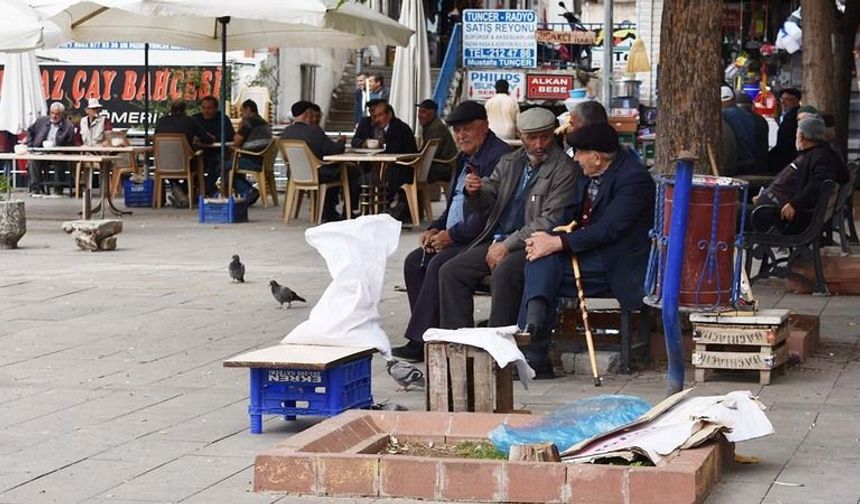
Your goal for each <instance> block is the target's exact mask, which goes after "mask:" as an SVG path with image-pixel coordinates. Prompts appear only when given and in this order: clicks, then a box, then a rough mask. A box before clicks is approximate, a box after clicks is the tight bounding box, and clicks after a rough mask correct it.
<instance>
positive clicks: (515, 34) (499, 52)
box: [463, 9, 537, 68]
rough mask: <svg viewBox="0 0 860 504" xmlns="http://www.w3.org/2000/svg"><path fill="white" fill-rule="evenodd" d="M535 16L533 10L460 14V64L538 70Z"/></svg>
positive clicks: (465, 11)
mask: <svg viewBox="0 0 860 504" xmlns="http://www.w3.org/2000/svg"><path fill="white" fill-rule="evenodd" d="M536 31H537V13H536V12H535V11H532V10H482V9H467V10H464V11H463V64H464V65H465V66H466V67H493V68H534V67H536V66H537V42H536V40H535V32H536Z"/></svg>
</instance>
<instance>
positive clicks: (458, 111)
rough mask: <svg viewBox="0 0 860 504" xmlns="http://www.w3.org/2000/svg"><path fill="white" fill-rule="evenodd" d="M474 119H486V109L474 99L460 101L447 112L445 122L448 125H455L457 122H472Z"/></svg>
mask: <svg viewBox="0 0 860 504" xmlns="http://www.w3.org/2000/svg"><path fill="white" fill-rule="evenodd" d="M476 119H484V120H486V119H487V109H485V108H484V106H483V105H481V104H480V103H478V102H476V101H473V100H467V101H464V102H460V104H459V105H457V107H456V108H455V109H454V110H452V111H451V113H450V114H448V117H446V118H445V122H446V123H448V125H449V126H455V125H457V124H465V123H467V122H472V121H474V120H476Z"/></svg>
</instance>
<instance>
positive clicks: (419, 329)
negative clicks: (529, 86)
mask: <svg viewBox="0 0 860 504" xmlns="http://www.w3.org/2000/svg"><path fill="white" fill-rule="evenodd" d="M446 122H447V123H448V125H449V126H452V127H453V128H454V138H455V140H456V142H457V147H458V149H459V150H460V152H459V155H458V156H457V167H456V170H455V171H454V174H453V175H454V176H453V177H452V179H451V183H450V185H449V186H448V192H447V197H446V201H447V204H446V207H445V212H443V213H442V215H441V216H440V217H439V218H438V219H436V221H434V222H433V223H432V224H430V226H429V227H428V228H427V230H426V231H424V233H423V234H422V235H421V236H420V237H419V238H418V245H419V247H418V248H417V249H415V250H413V251H412V252H411V253H410V254H409V255H408V256H407V257H406V260H405V261H404V263H403V276H404V278H405V279H406V292H407V293H408V295H409V306H410V308H411V310H412V316H411V317H410V319H409V325H408V326H407V328H406V333H405V336H406V339H407V340H408V343H407V344H406V345H404V346H402V347H398V348H394V349H393V350H392V354H393V355H394V356H395V357H398V358H401V359H406V360H410V361H413V362H421V361H423V360H424V341H423V339H422V337H423V335H424V331H426V330H427V329H429V328H431V327H438V326H439V268H440V267H442V265H443V264H445V263H446V262H447V261H448V260H449V259H451V258H452V257H454V256H455V255H457V254H458V253H460V251H461V250H463V247H465V246H466V245H468V244H469V243H470V242H471V241H472V240H474V239H475V238H477V236H478V235H479V234H480V233H481V231H483V229H484V224H485V223H486V215H483V214H481V213H480V212H473V211H470V210H469V209H468V208H466V206H465V205H464V204H463V203H464V201H465V192H464V191H465V189H464V187H465V183H466V175H468V173H470V172H474V173H477V174H478V175H479V176H481V177H489V176H490V174H492V173H493V169H495V167H496V165H497V164H498V162H499V158H501V157H502V156H503V155H505V154H507V153H509V152H510V151H511V148H510V147H509V146H508V144H507V143H506V142H505V141H503V140H502V139H500V138H499V137H497V136H496V134H495V133H493V132H492V131H491V130H490V128H489V123H488V122H487V111H486V109H484V106H483V105H481V104H480V103H478V102H475V101H465V102H462V103H460V105H458V106H457V108H455V109H454V110H453V111H452V112H451V114H450V115H449V116H448V117H447V118H446Z"/></svg>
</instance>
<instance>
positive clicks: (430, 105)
mask: <svg viewBox="0 0 860 504" xmlns="http://www.w3.org/2000/svg"><path fill="white" fill-rule="evenodd" d="M415 106H416V107H418V108H422V109H427V110H435V111H438V110H439V105H436V102H434V101H433V100H431V99H429V98H428V99H426V100H424V101H422V102H421V103H417V104H415Z"/></svg>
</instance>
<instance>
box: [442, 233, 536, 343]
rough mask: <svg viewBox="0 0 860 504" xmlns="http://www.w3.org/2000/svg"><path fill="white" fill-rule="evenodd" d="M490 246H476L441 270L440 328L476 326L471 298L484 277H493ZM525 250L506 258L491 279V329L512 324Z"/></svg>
mask: <svg viewBox="0 0 860 504" xmlns="http://www.w3.org/2000/svg"><path fill="white" fill-rule="evenodd" d="M490 245H491V243H489V242H487V243H482V244H479V245H475V246H474V247H472V248H471V249H469V250H466V251H465V252H462V253H461V254H459V255H458V256H457V257H455V258H453V259H451V260H450V261H448V262H447V263H446V264H445V265H444V266H443V267H442V268H441V269H440V270H439V307H440V312H439V326H440V327H442V328H443V329H460V328H463V327H474V326H475V317H474V311H475V304H474V301H473V299H472V295H473V294H474V292H475V290H477V288H478V286H480V285H481V282H482V281H483V279H484V277H486V276H487V275H490V267H489V266H487V250H489V248H490ZM525 262H526V252H525V249H520V250H516V251H514V252H511V253H509V254H508V255H506V256H505V258H504V259H502V261H501V262H500V263H499V264H498V265H497V266H496V269H495V270H493V271H492V276H490V294H491V296H492V298H493V300H492V303H491V305H490V320H489V325H490V327H501V326H508V325H513V324H515V323H516V322H517V313H518V311H519V308H520V300H521V298H522V294H523V266H524V265H525Z"/></svg>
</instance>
